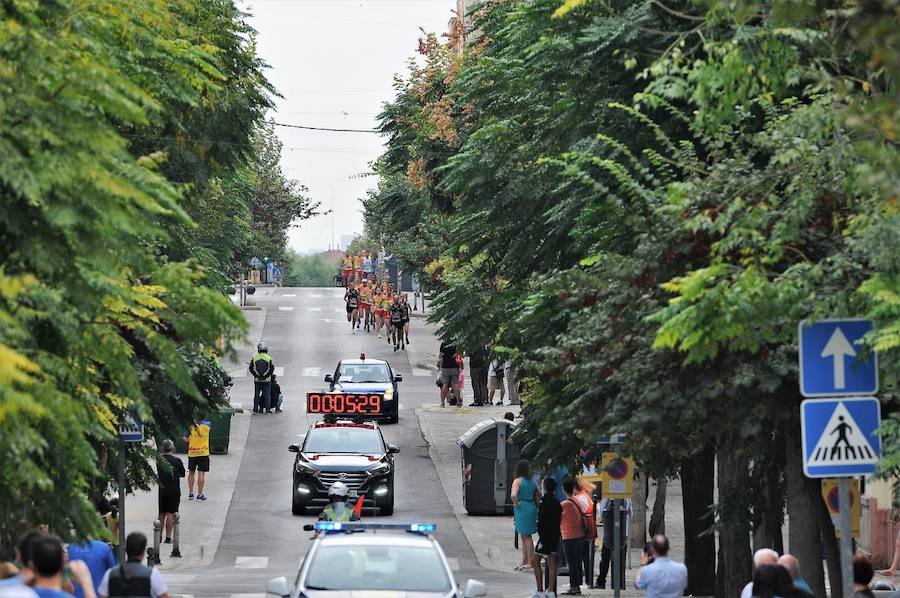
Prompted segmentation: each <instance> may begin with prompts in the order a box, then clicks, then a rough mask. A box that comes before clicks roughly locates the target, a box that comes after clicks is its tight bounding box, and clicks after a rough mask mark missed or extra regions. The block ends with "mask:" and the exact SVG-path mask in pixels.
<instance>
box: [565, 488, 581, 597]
mask: <svg viewBox="0 0 900 598" xmlns="http://www.w3.org/2000/svg"><path fill="white" fill-rule="evenodd" d="M563 492H565V494H566V499H565V500H564V501H562V502H561V503H560V506H561V507H562V516H561V517H560V520H559V533H560V536H562V544H563V550H564V551H565V552H566V562H568V563H569V589H568V590H566V591H565V592H562V593H563V594H566V595H569V596H575V595H579V594H581V575H582V573H583V572H584V571H583V568H582V567H579V566H578V565H579V564H580V563H581V552H582V549H583V548H584V539H585V537H586V536H587V534H586V533H585V521H584V514H583V513H582V512H581V507H580V506H579V504H578V502H577V501H576V499H575V480H573V479H571V478H568V479H566V480H565V481H564V482H563Z"/></svg>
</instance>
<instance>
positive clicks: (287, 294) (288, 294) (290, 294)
mask: <svg viewBox="0 0 900 598" xmlns="http://www.w3.org/2000/svg"><path fill="white" fill-rule="evenodd" d="M296 296H297V295H295V294H293V293H285V294H284V295H282V297H296Z"/></svg>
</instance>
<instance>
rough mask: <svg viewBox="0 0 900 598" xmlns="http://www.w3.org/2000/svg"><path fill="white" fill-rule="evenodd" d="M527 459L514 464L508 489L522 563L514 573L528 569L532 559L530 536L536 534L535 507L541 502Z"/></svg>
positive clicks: (532, 547)
mask: <svg viewBox="0 0 900 598" xmlns="http://www.w3.org/2000/svg"><path fill="white" fill-rule="evenodd" d="M529 465H530V464H529V463H528V460H527V459H522V460H521V461H519V462H518V463H516V474H515V475H516V479H515V480H513V483H512V488H510V496H511V498H512V502H513V519H514V520H515V524H516V533H517V534H519V543H520V544H521V545H522V562H521V563H520V564H519V565H518V566H517V567H516V571H524V570H525V569H530V568H531V566H532V560H533V559H534V540H532V538H531V536H533V535H534V534H535V532H537V521H538V512H537V505H538V503H539V502H540V500H541V495H540V493H539V492H538V489H537V486H536V485H535V483H534V480H532V479H531V474H530V473H529V471H528V470H529Z"/></svg>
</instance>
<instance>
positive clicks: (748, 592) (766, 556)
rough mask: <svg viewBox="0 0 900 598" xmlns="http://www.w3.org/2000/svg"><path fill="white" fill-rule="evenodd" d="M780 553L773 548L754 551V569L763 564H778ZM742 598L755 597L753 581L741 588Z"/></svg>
mask: <svg viewBox="0 0 900 598" xmlns="http://www.w3.org/2000/svg"><path fill="white" fill-rule="evenodd" d="M777 564H778V553H777V552H775V551H774V550H772V549H771V548H760V549H759V550H757V551H756V552H754V553H753V570H754V571H755V570H757V569H759V568H760V567H762V566H763V565H777ZM741 598H753V581H752V580H751V581H749V582H747V585H745V586H744V589H743V590H741Z"/></svg>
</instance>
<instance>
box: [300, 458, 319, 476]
mask: <svg viewBox="0 0 900 598" xmlns="http://www.w3.org/2000/svg"><path fill="white" fill-rule="evenodd" d="M296 469H297V473H308V474H312V475H318V473H319V470H318V468H316V467H313V466H312V465H309V464H308V463H305V462H304V461H297V468H296Z"/></svg>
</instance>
